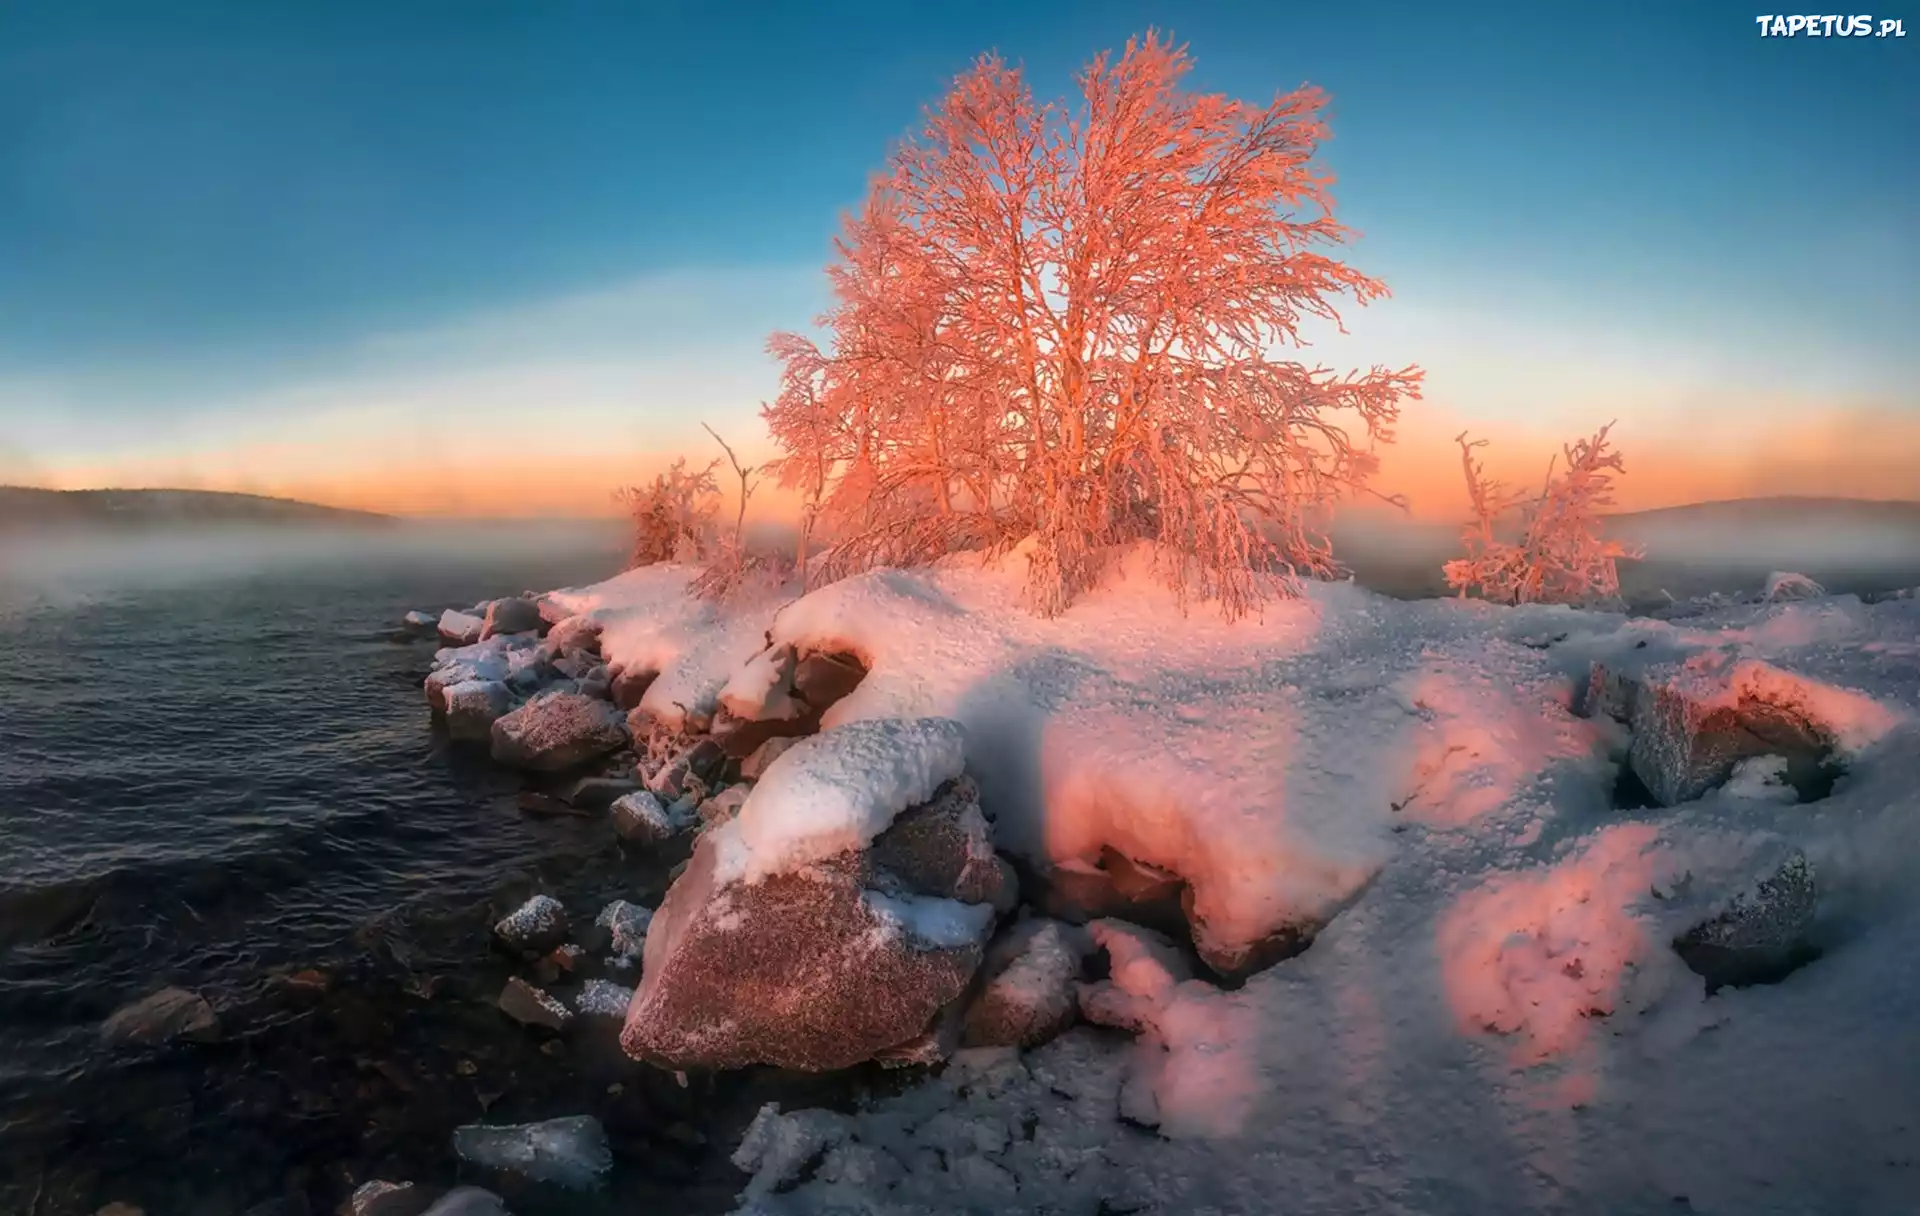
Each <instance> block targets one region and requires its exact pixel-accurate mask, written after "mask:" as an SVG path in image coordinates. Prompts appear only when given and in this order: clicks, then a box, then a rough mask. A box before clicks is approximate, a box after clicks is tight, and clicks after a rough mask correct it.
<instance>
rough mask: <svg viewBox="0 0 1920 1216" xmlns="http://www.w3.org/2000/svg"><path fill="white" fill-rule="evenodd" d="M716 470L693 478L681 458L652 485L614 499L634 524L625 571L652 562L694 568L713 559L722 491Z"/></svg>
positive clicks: (713, 465) (631, 488)
mask: <svg viewBox="0 0 1920 1216" xmlns="http://www.w3.org/2000/svg"><path fill="white" fill-rule="evenodd" d="M719 467H720V462H719V461H717V460H716V461H714V462H713V463H711V464H709V465H708V466H707V467H706V468H704V469H702V470H701V471H699V472H698V473H693V472H689V471H688V470H687V462H686V460H685V459H684V458H682V459H680V460H676V461H674V462H673V467H672V468H670V469H668V470H667V471H666V472H664V473H661V474H660V475H658V476H657V477H655V478H654V479H653V484H652V485H649V486H628V487H626V488H625V489H623V490H620V491H618V492H616V493H615V494H614V499H615V500H616V501H617V502H619V503H621V504H622V505H624V506H625V507H626V508H627V511H628V513H629V514H630V515H631V516H632V518H633V548H632V549H631V551H630V552H629V553H628V556H627V568H628V569H633V568H634V567H636V566H650V565H652V564H654V563H655V562H698V561H703V560H705V559H706V558H707V557H708V556H709V555H710V554H711V552H712V550H713V547H714V544H715V518H716V517H717V515H718V514H719V510H720V486H719V484H718V483H717V482H715V481H714V477H713V471H714V470H715V469H717V468H719Z"/></svg>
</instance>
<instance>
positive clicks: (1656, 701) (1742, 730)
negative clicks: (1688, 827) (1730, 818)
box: [1621, 665, 1832, 806]
mask: <svg viewBox="0 0 1920 1216" xmlns="http://www.w3.org/2000/svg"><path fill="white" fill-rule="evenodd" d="M1621 679H1622V683H1623V684H1624V685H1625V686H1626V692H1625V695H1626V698H1627V700H1628V704H1629V708H1628V713H1627V726H1628V729H1629V730H1630V731H1631V732H1632V734H1633V743H1632V745H1631V746H1630V747H1629V748H1628V751H1627V763H1628V765H1629V766H1630V767H1631V768H1632V769H1633V773H1634V775H1635V776H1637V777H1639V778H1640V780H1641V782H1642V783H1643V784H1644V785H1645V786H1646V787H1647V791H1648V793H1650V794H1652V795H1653V797H1654V799H1655V800H1656V801H1657V802H1659V803H1660V804H1661V805H1662V806H1678V805H1680V804H1681V803H1683V802H1691V801H1693V800H1694V799H1696V798H1699V797H1700V796H1701V795H1703V794H1705V793H1706V792H1707V791H1708V790H1711V789H1713V788H1714V787H1716V786H1719V785H1722V784H1724V783H1725V782H1726V780H1727V778H1728V777H1730V776H1732V775H1733V770H1734V766H1735V765H1737V764H1739V763H1740V761H1742V760H1746V759H1750V758H1752V757H1755V756H1768V755H1777V756H1783V757H1785V758H1786V761H1787V770H1788V776H1787V779H1788V781H1789V783H1790V784H1792V785H1794V786H1795V787H1796V788H1799V787H1803V786H1813V785H1817V784H1818V783H1819V774H1820V773H1821V771H1822V770H1823V769H1824V768H1825V766H1826V764H1827V760H1828V757H1829V756H1830V754H1831V751H1832V745H1831V741H1830V740H1829V739H1828V738H1827V737H1826V736H1825V734H1824V732H1823V731H1822V730H1821V729H1819V728H1818V727H1816V726H1815V725H1814V724H1813V723H1812V722H1810V721H1808V720H1807V719H1806V718H1805V717H1803V716H1802V715H1800V714H1799V713H1797V712H1795V711H1794V710H1793V709H1791V708H1788V707H1786V706H1783V705H1776V704H1774V703H1772V702H1770V701H1766V700H1762V699H1760V698H1758V697H1753V696H1745V695H1736V694H1735V693H1734V692H1733V690H1732V689H1730V688H1729V687H1728V682H1727V677H1726V675H1725V674H1724V673H1716V672H1713V671H1706V670H1696V669H1694V668H1691V667H1688V666H1684V665H1683V666H1681V667H1678V668H1670V669H1667V670H1664V671H1658V670H1657V671H1653V672H1649V673H1647V674H1646V675H1645V676H1643V677H1641V678H1640V679H1637V680H1634V679H1629V678H1627V677H1622V678H1621Z"/></svg>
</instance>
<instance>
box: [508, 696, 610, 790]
mask: <svg viewBox="0 0 1920 1216" xmlns="http://www.w3.org/2000/svg"><path fill="white" fill-rule="evenodd" d="M629 742H630V738H629V736H628V734H627V726H626V721H625V720H624V719H623V718H622V717H621V716H620V714H619V712H618V711H616V710H615V709H614V708H613V707H612V706H611V705H608V704H607V703H606V702H604V701H596V700H594V699H593V698H592V697H585V696H581V695H580V694H579V693H577V692H565V691H557V690H556V691H551V692H544V693H541V694H540V695H538V696H536V697H535V698H534V699H533V700H531V701H528V702H527V703H526V704H525V705H522V706H521V707H520V708H519V709H516V710H514V711H513V712H512V713H509V714H506V715H505V716H503V717H501V718H500V719H499V720H498V721H496V722H495V723H494V724H493V758H494V759H495V760H498V761H499V762H500V763H502V764H511V765H514V766H515V767H518V768H527V769H534V770H537V771H539V772H549V773H551V772H561V771H563V770H566V769H570V768H576V767H578V766H580V765H582V764H585V763H587V762H588V761H589V760H594V759H598V758H599V757H601V756H604V755H606V754H607V753H608V752H611V751H616V750H618V749H619V748H622V747H625V746H627V744H628V743H629Z"/></svg>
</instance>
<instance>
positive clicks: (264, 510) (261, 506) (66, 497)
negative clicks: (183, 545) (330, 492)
mask: <svg viewBox="0 0 1920 1216" xmlns="http://www.w3.org/2000/svg"><path fill="white" fill-rule="evenodd" d="M400 522H402V521H401V519H400V518H399V517H398V516H394V515H383V514H380V513H379V512H376V511H359V510H353V509H350V508H346V507H327V506H322V505H320V504H319V503H311V502H302V501H300V500H298V499H292V498H271V497H268V496H266V495H261V494H237V493H230V492H226V491H220V490H165V489H151V490H41V489H33V488H29V487H26V486H0V530H20V529H40V528H59V527H71V526H87V527H109V528H140V527H151V526H165V525H178V524H336V525H345V526H348V527H365V528H385V527H391V526H393V525H396V524H399V523H400Z"/></svg>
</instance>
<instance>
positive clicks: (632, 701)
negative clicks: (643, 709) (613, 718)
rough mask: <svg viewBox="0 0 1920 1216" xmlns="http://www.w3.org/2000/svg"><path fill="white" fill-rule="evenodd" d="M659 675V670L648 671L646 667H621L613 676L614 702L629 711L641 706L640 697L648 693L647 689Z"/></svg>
mask: <svg viewBox="0 0 1920 1216" xmlns="http://www.w3.org/2000/svg"><path fill="white" fill-rule="evenodd" d="M659 675H660V673H659V672H657V671H648V670H647V669H646V668H644V667H635V668H632V669H631V670H629V669H625V668H623V669H621V671H620V672H619V673H618V674H616V675H615V676H614V677H613V688H612V692H613V703H614V704H615V705H618V706H619V707H620V708H621V709H624V710H629V711H631V710H635V709H638V708H640V698H642V697H644V696H646V695H647V689H648V688H650V687H652V685H653V682H654V680H655V679H657V678H658V677H659Z"/></svg>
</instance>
